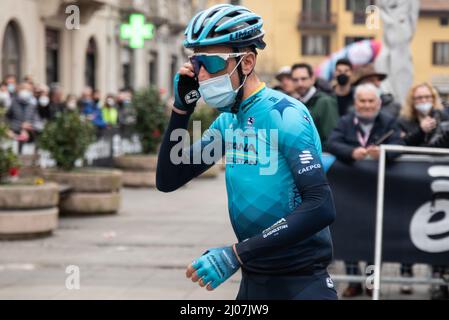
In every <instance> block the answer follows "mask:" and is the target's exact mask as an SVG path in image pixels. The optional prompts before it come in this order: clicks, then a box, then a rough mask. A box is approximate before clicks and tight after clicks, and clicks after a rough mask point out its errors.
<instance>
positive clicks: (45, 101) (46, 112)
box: [34, 85, 52, 121]
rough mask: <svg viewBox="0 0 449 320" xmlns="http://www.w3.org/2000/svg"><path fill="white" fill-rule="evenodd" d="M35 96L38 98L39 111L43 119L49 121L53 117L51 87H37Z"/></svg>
mask: <svg viewBox="0 0 449 320" xmlns="http://www.w3.org/2000/svg"><path fill="white" fill-rule="evenodd" d="M34 97H35V98H36V100H37V111H38V113H39V116H40V118H41V119H42V120H44V121H48V120H50V119H51V118H52V117H51V112H50V97H49V88H48V86H46V85H40V86H37V87H36V90H35V93H34Z"/></svg>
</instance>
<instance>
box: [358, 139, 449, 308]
mask: <svg viewBox="0 0 449 320" xmlns="http://www.w3.org/2000/svg"><path fill="white" fill-rule="evenodd" d="M387 152H399V153H411V154H426V155H449V150H448V149H437V148H420V147H405V146H396V145H382V146H381V147H380V158H379V171H378V184H377V205H376V236H375V250H374V251H375V254H374V290H373V300H379V296H380V285H381V277H382V276H381V265H382V237H383V218H384V191H385V164H386V154H387ZM355 278H363V279H366V278H365V277H355ZM359 280H360V279H359ZM385 280H388V282H390V283H431V284H445V282H444V280H443V279H416V280H415V279H404V278H389V279H385ZM384 282H387V281H384Z"/></svg>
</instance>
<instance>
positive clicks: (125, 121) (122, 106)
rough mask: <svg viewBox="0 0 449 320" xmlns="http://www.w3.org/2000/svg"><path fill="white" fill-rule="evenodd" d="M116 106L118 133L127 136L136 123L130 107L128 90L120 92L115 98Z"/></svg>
mask: <svg viewBox="0 0 449 320" xmlns="http://www.w3.org/2000/svg"><path fill="white" fill-rule="evenodd" d="M117 104H118V121H119V124H120V132H121V134H123V135H127V136H129V135H130V134H131V133H132V131H133V126H134V125H135V123H136V113H135V110H134V108H133V107H132V93H131V91H129V90H121V91H120V93H119V95H118V97H117Z"/></svg>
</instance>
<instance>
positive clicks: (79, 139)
mask: <svg viewBox="0 0 449 320" xmlns="http://www.w3.org/2000/svg"><path fill="white" fill-rule="evenodd" d="M94 140H95V132H94V128H93V125H92V124H91V123H90V122H89V121H88V120H87V119H86V118H84V117H81V116H80V114H79V113H78V112H77V111H70V112H60V113H58V114H57V116H56V118H55V119H54V120H53V121H51V122H48V123H47V125H46V126H45V128H44V131H43V132H42V135H41V137H40V139H39V147H40V148H41V149H43V150H47V151H48V152H49V153H50V155H51V157H52V158H53V160H54V161H55V162H56V169H50V170H45V171H44V173H43V175H44V177H45V178H46V179H48V180H51V181H55V182H58V183H59V184H62V185H66V186H68V187H69V188H70V192H68V193H67V195H65V196H64V197H62V198H61V201H60V203H59V208H60V211H61V213H71V214H83V215H90V214H102V213H116V212H117V211H118V210H119V207H120V200H121V195H120V190H121V186H122V173H121V172H120V171H118V170H106V169H97V168H85V167H81V168H77V167H76V162H77V160H78V159H82V158H83V157H84V154H85V152H86V150H87V148H88V147H89V145H90V144H91V143H92V142H94Z"/></svg>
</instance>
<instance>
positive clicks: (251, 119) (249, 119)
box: [246, 117, 256, 127]
mask: <svg viewBox="0 0 449 320" xmlns="http://www.w3.org/2000/svg"><path fill="white" fill-rule="evenodd" d="M254 122H256V119H255V118H254V117H249V118H248V121H247V122H246V123H247V124H248V126H250V127H252V126H254Z"/></svg>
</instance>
